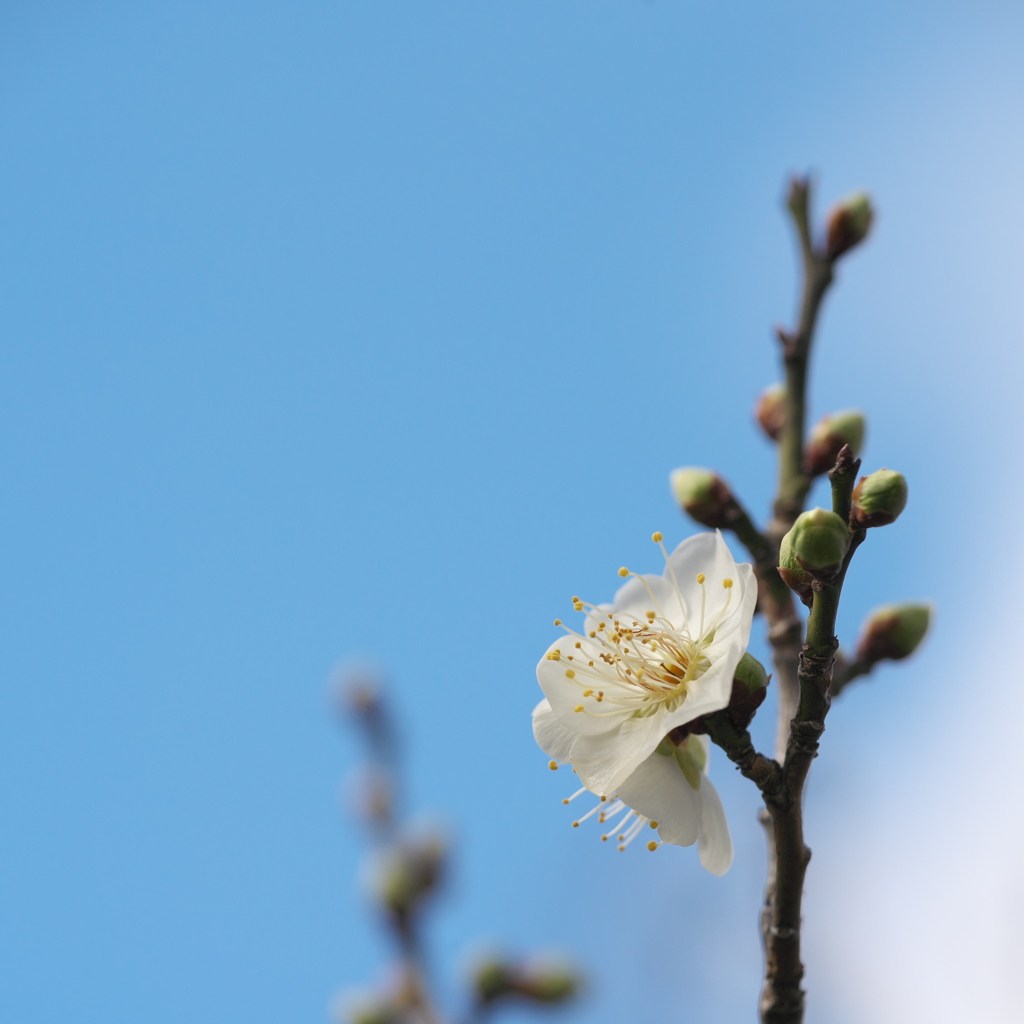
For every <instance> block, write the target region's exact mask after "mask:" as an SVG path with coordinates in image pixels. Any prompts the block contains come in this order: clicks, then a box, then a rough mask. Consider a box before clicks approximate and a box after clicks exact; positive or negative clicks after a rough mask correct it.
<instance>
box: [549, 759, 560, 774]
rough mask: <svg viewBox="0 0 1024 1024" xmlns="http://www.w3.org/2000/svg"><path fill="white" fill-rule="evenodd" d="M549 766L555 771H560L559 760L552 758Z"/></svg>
mask: <svg viewBox="0 0 1024 1024" xmlns="http://www.w3.org/2000/svg"><path fill="white" fill-rule="evenodd" d="M548 767H549V768H550V769H551V770H552V771H553V772H557V771H558V762H557V761H555V760H554V759H552V760H550V761H548Z"/></svg>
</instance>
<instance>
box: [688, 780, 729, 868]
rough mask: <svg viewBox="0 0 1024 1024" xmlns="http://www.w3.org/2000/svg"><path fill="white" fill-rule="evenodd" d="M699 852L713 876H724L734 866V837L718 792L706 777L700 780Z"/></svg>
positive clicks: (702, 862)
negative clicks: (730, 832) (731, 834)
mask: <svg viewBox="0 0 1024 1024" xmlns="http://www.w3.org/2000/svg"><path fill="white" fill-rule="evenodd" d="M697 852H698V854H699V855H700V862H701V864H702V865H703V866H704V867H705V868H707V870H708V871H710V872H711V874H713V875H724V874H725V873H726V871H728V870H729V867H730V866H731V865H732V837H731V836H730V835H729V823H728V822H727V821H726V820H725V809H724V808H723V807H722V801H721V800H720V799H719V796H718V790H716V789H715V787H714V786H713V785H712V784H711V783H710V781H708V779H707V778H706V777H704V778H702V779H701V780H700V838H699V839H698V840H697Z"/></svg>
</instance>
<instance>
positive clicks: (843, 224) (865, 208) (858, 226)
mask: <svg viewBox="0 0 1024 1024" xmlns="http://www.w3.org/2000/svg"><path fill="white" fill-rule="evenodd" d="M874 216H875V211H874V209H873V208H872V206H871V197H870V196H869V195H868V194H867V193H866V192H854V193H853V194H852V195H849V196H847V197H846V198H845V199H843V200H842V201H840V202H838V203H836V205H835V206H833V207H832V209H831V210H830V211H829V215H828V229H827V238H826V241H825V251H826V253H827V254H828V258H829V259H830V260H836V259H838V258H839V257H840V256H842V255H843V253H844V252H849V250H850V249H852V248H853V247H854V246H855V245H859V244H860V243H861V242H863V241H864V239H865V238H867V235H868V231H869V230H870V228H871V221H872V220H873V219H874Z"/></svg>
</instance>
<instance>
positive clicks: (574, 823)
mask: <svg viewBox="0 0 1024 1024" xmlns="http://www.w3.org/2000/svg"><path fill="white" fill-rule="evenodd" d="M572 827H573V828H579V827H580V823H579V822H578V821H574V822H573V823H572Z"/></svg>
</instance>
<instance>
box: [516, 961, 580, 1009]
mask: <svg viewBox="0 0 1024 1024" xmlns="http://www.w3.org/2000/svg"><path fill="white" fill-rule="evenodd" d="M581 983H582V979H581V978H580V975H579V972H578V971H576V970H575V968H573V967H572V966H570V965H569V964H565V963H557V962H554V961H551V962H544V961H539V962H537V963H534V964H528V965H527V966H525V967H523V968H522V969H521V970H520V972H519V976H518V978H517V979H516V992H517V993H518V994H519V995H521V996H523V997H524V998H525V999H529V1000H531V1001H533V1002H535V1003H564V1002H566V1000H568V999H571V998H572V997H573V996H574V995H576V993H577V992H578V991H579V989H580V985H581Z"/></svg>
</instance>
